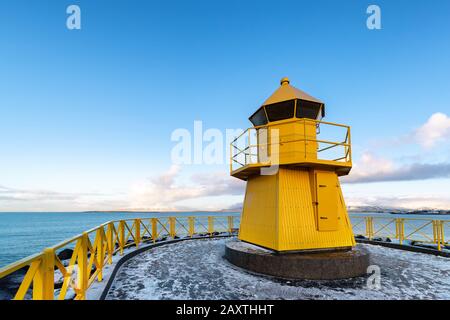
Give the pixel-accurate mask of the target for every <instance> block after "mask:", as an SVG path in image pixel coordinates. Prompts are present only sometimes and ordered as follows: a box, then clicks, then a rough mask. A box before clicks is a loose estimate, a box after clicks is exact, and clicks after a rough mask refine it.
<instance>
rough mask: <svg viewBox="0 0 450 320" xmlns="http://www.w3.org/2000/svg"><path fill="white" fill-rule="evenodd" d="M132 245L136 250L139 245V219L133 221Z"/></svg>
mask: <svg viewBox="0 0 450 320" xmlns="http://www.w3.org/2000/svg"><path fill="white" fill-rule="evenodd" d="M134 230H135V235H134V243H135V244H136V248H137V247H138V246H139V244H140V243H141V219H134Z"/></svg>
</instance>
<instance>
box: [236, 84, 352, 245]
mask: <svg viewBox="0 0 450 320" xmlns="http://www.w3.org/2000/svg"><path fill="white" fill-rule="evenodd" d="M324 116H325V104H324V103H323V102H322V101H320V100H318V99H316V98H314V97H312V96H310V95H308V94H307V93H305V92H303V91H301V90H299V89H297V88H295V87H293V86H291V85H290V83H289V79H287V78H284V79H282V80H281V85H280V87H279V88H278V89H277V90H276V91H275V92H274V93H273V94H272V96H270V97H269V98H268V99H267V100H266V101H265V102H264V103H263V104H262V106H261V107H260V108H258V110H257V111H256V112H255V113H254V114H253V115H252V116H250V118H249V120H250V121H251V122H252V124H253V127H252V128H249V129H247V130H246V131H245V132H244V133H243V134H242V135H241V136H239V137H237V138H236V139H235V140H234V141H233V142H232V143H231V168H230V171H231V175H232V176H233V177H236V178H239V179H242V180H246V181H247V186H246V192H245V200H244V206H243V211H242V216H241V223H240V230H239V239H240V240H242V241H245V242H249V243H252V244H255V245H258V246H262V247H265V248H269V249H272V250H275V251H278V252H290V251H317V250H320V251H322V250H338V249H350V248H352V247H353V246H355V240H354V237H353V232H352V227H351V223H350V219H349V217H348V214H347V209H346V206H345V202H344V198H343V195H342V191H341V187H340V183H339V178H338V177H339V176H343V175H347V174H348V173H349V172H350V169H351V167H352V162H351V140H350V127H348V126H346V125H342V124H336V123H330V122H325V121H322V118H323V117H324Z"/></svg>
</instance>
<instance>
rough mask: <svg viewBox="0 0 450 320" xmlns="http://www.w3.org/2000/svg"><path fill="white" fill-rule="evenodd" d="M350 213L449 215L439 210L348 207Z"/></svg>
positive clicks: (449, 212) (446, 211) (447, 212)
mask: <svg viewBox="0 0 450 320" xmlns="http://www.w3.org/2000/svg"><path fill="white" fill-rule="evenodd" d="M348 211H349V212H351V213H388V214H410V215H450V210H441V209H416V210H411V209H403V208H385V207H375V206H373V207H358V206H356V207H352V206H350V207H348Z"/></svg>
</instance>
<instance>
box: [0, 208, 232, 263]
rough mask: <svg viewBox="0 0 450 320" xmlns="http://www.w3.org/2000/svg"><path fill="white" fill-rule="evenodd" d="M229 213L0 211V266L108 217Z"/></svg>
mask: <svg viewBox="0 0 450 320" xmlns="http://www.w3.org/2000/svg"><path fill="white" fill-rule="evenodd" d="M208 215H210V216H220V215H223V216H229V215H238V214H237V213H230V212H226V213H225V212H224V213H217V212H214V213H209V212H195V213H192V212H182V213H180V212H177V213H172V214H170V213H154V212H153V213H104V212H95V213H90V212H89V213H86V212H57V213H56V212H55V213H53V212H52V213H47V212H45V213H40V212H39V213H37V212H24V213H16V212H14V213H3V212H2V213H0V267H3V266H5V265H7V264H9V263H11V262H14V261H17V260H19V259H22V258H24V257H26V256H29V255H31V254H35V253H38V252H40V251H41V250H42V249H44V248H46V247H49V246H53V245H56V244H57V243H59V242H61V241H63V240H65V239H68V238H71V237H73V236H76V235H78V234H80V233H82V232H83V231H87V230H88V229H91V228H93V227H96V226H98V225H100V224H102V223H104V222H107V221H110V220H120V219H133V218H147V217H148V218H152V217H162V216H165V217H167V216H208Z"/></svg>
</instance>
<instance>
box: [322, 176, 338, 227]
mask: <svg viewBox="0 0 450 320" xmlns="http://www.w3.org/2000/svg"><path fill="white" fill-rule="evenodd" d="M336 179H337V177H336V173H334V172H327V171H317V172H316V190H317V193H316V195H317V227H318V230H319V231H336V230H337V229H338V200H339V199H338V186H337V181H336Z"/></svg>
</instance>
